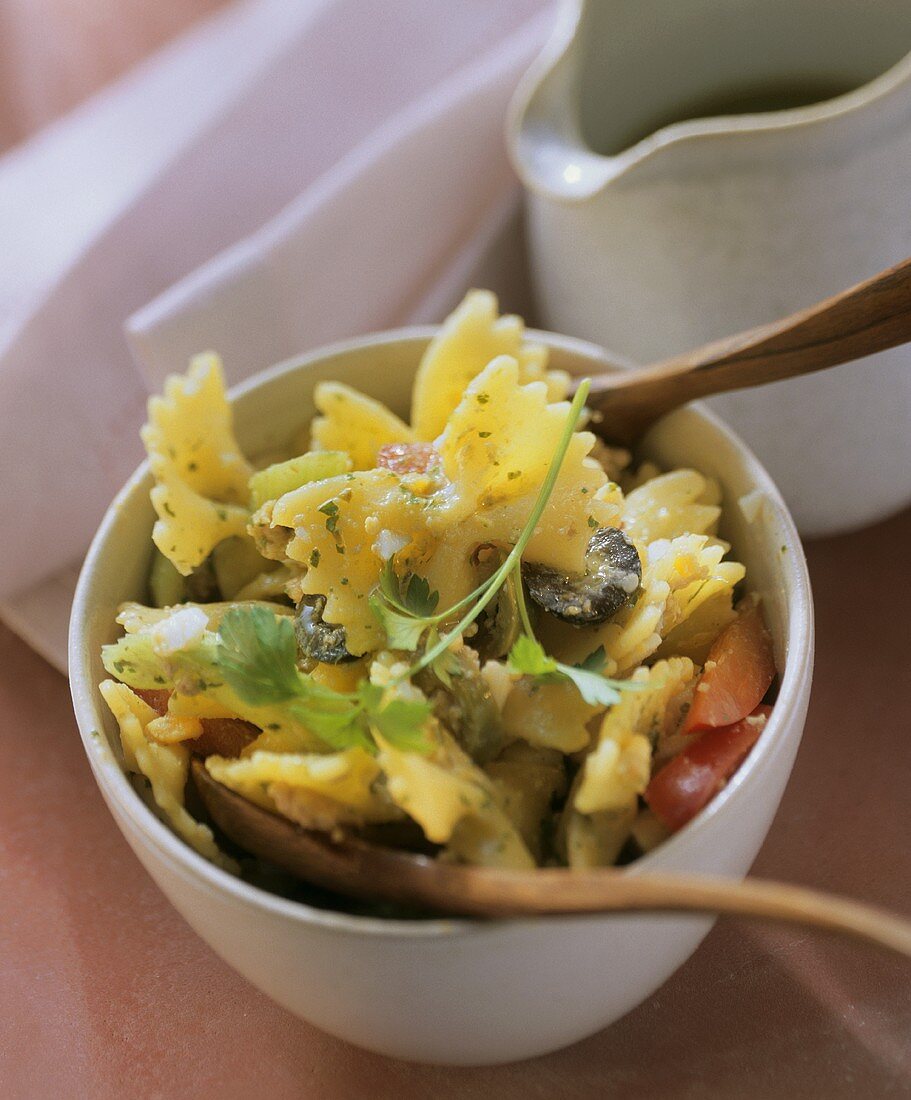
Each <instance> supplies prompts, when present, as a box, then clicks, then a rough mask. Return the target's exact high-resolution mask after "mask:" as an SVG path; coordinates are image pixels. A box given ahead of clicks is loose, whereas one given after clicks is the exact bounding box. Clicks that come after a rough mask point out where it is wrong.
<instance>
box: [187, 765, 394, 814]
mask: <svg viewBox="0 0 911 1100" xmlns="http://www.w3.org/2000/svg"><path fill="white" fill-rule="evenodd" d="M206 770H207V771H208V772H209V774H210V775H211V776H212V778H213V779H215V780H217V782H219V783H222V784H224V786H226V787H229V788H230V789H231V790H232V791H236V792H237V793H238V794H240V795H243V796H244V798H248V799H249V800H250V801H251V802H255V803H256V805H258V806H262V807H263V809H266V810H271V811H272V812H273V813H276V812H277V813H280V814H282V815H283V816H284V817H287V818H290V820H291V821H295V822H297V824H298V825H301V826H302V827H303V828H305V829H321V830H324V831H326V832H331V831H332V830H333V829H334V828H335V827H336V826H338V825H365V824H367V823H380V822H384V821H395V820H397V819H400V818H401V817H402V816H403V814H402V812H401V810H399V808H398V807H397V806H396V805H395V804H394V803H393V802H392V801H391V799H390V798H389V797H388V796H387V795H386V793H385V790H384V789H383V787H382V785H381V784H380V783H378V782H377V781H378V780H379V779H380V778H381V772H380V767H379V765H378V764H377V762H376V759H375V758H374V757H372V756H371V755H370V754H369V753H367V752H365V751H364V750H363V749H360V748H353V749H345V750H344V751H343V752H332V753H324V754H316V753H311V754H296V753H275V752H254V753H252V754H251V755H250V756H248V757H245V758H244V759H241V760H228V759H225V758H223V757H219V756H210V757H208V758H207V759H206Z"/></svg>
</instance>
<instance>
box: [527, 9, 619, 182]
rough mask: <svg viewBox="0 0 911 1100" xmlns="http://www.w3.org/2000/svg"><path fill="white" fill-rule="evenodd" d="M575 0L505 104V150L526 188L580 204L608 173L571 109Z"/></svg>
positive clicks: (574, 79) (575, 45)
mask: <svg viewBox="0 0 911 1100" xmlns="http://www.w3.org/2000/svg"><path fill="white" fill-rule="evenodd" d="M581 17H582V3H581V0H564V3H563V4H562V5H561V8H560V14H559V16H558V19H557V23H556V25H555V27H554V30H553V33H552V34H551V37H550V39H549V40H548V42H547V43H546V45H545V46H544V49H543V50H542V52H541V54H540V55H539V56H538V58H537V59H536V61H535V62H534V64H533V65H532V66H531V68H530V69H529V70H528V72H527V73H526V74H525V76H524V77H523V78H522V81H521V82H520V84H519V86H518V88H517V89H516V92H515V95H514V96H513V100H512V103H511V105H510V110H509V117H508V119H507V133H506V138H507V147H508V150H509V155H510V158H511V160H512V163H513V167H514V168H515V170H516V172H517V173H518V175H519V178H520V179H521V180H522V182H523V184H524V185H525V186H526V187H527V188H528V189H529V190H530V191H533V192H535V193H537V194H539V195H543V196H544V197H546V198H551V199H556V200H562V201H581V200H583V199H587V198H590V197H591V196H592V195H594V194H596V193H597V192H598V191H599V190H600V189H601V188H602V187H603V186H604V184H605V183H606V182H607V180H608V178H609V177H610V176H611V175H612V172H611V170H610V164H609V161H608V159H607V158H605V157H602V156H599V155H598V154H596V153H593V152H592V151H591V150H590V149H589V148H588V147H587V146H586V143H585V140H584V138H583V135H582V132H581V129H580V125H579V113H578V109H577V98H578V71H579V63H580V58H579V51H580V46H579V35H578V30H579V21H580V19H581Z"/></svg>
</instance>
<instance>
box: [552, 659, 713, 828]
mask: <svg viewBox="0 0 911 1100" xmlns="http://www.w3.org/2000/svg"><path fill="white" fill-rule="evenodd" d="M695 676H696V668H695V666H694V665H693V662H692V661H690V660H688V659H687V658H686V657H673V658H671V659H670V660H669V661H658V662H657V663H656V664H655V665H653V666H652V667H651V668H650V669H645V668H641V669H637V671H636V672H635V673H633V675H632V677H631V680H632V682H633V683H635V684H638V685H640V690H638V691H627V692H624V694H623V695H622V696H621V699H620V702H619V703H616V704H615V705H614V706H613V707H611V708H610V710H608V712H607V713H606V714H605V716H604V720H603V721H602V723H601V729H600V730H599V732H598V736H597V738H596V740H595V744H594V747H593V748H592V750H591V751H590V752H589V754H588V755H587V756H586V758H585V761H584V762H583V764H582V778H581V781H580V783H579V785H578V788H577V790H576V791H575V794H574V798H573V802H572V807H573V809H574V810H575V811H576V812H578V813H583V814H593V813H598V812H601V811H606V810H609V811H616V810H622V809H623V808H624V807H625V806H627V805H628V803H629V800H630V795H634V796H638V795H640V794H642V792H643V791H644V790H645V788H646V787H647V786H648V781H649V778H650V769H651V758H652V747H653V745H655V744H656V743H657V742H658V740H659V738H663V737H666V736H668V735H669V734H670V733H671V732H673V731H672V730H671V729H670V728H669V727H670V725H672V724H674V725H679V723H680V715H681V709H680V707H679V706H678V707H675V706H674V705H673V703H674V700H675V698H677V697H678V696H680V695H681V694H682V693H684V692H685V691H686V689H687V687H688V685H690V684H691V683H692V681H693V680H694V678H695Z"/></svg>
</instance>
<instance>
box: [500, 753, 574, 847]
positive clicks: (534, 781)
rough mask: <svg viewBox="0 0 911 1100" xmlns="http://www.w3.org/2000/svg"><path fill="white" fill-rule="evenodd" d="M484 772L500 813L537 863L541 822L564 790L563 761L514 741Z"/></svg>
mask: <svg viewBox="0 0 911 1100" xmlns="http://www.w3.org/2000/svg"><path fill="white" fill-rule="evenodd" d="M484 770H485V771H486V772H487V774H488V775H489V776H490V778H491V779H492V780H493V782H494V785H495V787H496V788H497V792H498V794H499V796H500V802H501V804H502V806H503V811H504V813H505V814H506V816H507V817H508V818H509V819H510V821H511V822H512V823H513V825H515V827H516V828H517V829H518V831H519V835H520V836H521V837H522V839H523V840H524V841H525V844H526V846H527V848H528V849H529V851H530V852H531V853H532V854H533V855H534V857H535V861H536V862H538V863H540V862H541V859H542V856H543V850H542V842H541V841H542V828H543V824H544V820H545V818H547V816H548V814H549V813H550V807H551V804H552V803H553V800H554V799H555V798H557V797H559V796H560V795H562V794H563V793H564V791H565V790H566V769H565V768H564V767H563V757H562V756H561V754H560V753H559V752H557V751H556V750H555V749H538V748H534V747H533V746H532V745H528V744H525V743H524V742H522V741H516V742H515V743H514V744H512V745H509V746H508V747H507V748H506V749H505V750H504V751H503V752H502V753H501V754H500V756H498V757H497V759H496V760H493V761H491V763H489V764H487V765H486V767H485V769H484Z"/></svg>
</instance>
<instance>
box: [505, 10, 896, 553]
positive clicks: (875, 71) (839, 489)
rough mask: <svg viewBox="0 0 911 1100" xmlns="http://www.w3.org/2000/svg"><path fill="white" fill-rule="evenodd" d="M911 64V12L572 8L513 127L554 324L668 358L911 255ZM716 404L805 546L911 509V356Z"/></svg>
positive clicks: (634, 352)
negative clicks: (770, 481)
mask: <svg viewBox="0 0 911 1100" xmlns="http://www.w3.org/2000/svg"><path fill="white" fill-rule="evenodd" d="M909 50H911V0H686V2H681V0H588V2H582V0H571V2H567V3H565V4H564V5H563V8H562V10H561V13H560V18H559V20H558V25H557V27H556V29H555V31H554V34H553V37H552V38H551V40H550V42H549V43H548V45H547V47H546V48H545V50H544V52H543V54H542V55H541V57H540V58H539V59H538V61H537V62H536V63H535V65H534V66H533V68H532V69H531V71H530V72H529V73H528V74H527V75H526V77H525V79H524V81H523V83H522V85H521V86H520V88H519V90H518V92H517V95H516V99H515V101H514V104H513V110H512V116H511V119H510V125H509V142H510V147H511V151H512V156H513V159H514V162H515V164H516V167H517V169H518V171H519V173H520V175H521V177H522V179H523V181H524V182H525V184H526V186H527V187H528V189H529V192H530V195H529V236H530V246H531V252H532V261H533V272H534V278H535V284H536V292H537V298H538V305H539V308H540V311H541V314H542V320H543V322H544V324H545V325H546V326H547V327H550V328H553V329H555V330H557V331H560V332H566V333H569V334H571V335H576V336H581V337H585V338H587V339H590V340H595V341H597V342H599V343H601V344H603V345H605V346H606V347H608V348H610V349H612V350H613V351H615V352H617V353H618V354H619V355H622V356H625V357H627V358H629V359H632V360H634V361H639V362H644V361H651V360H655V359H658V358H661V357H664V356H666V355H671V354H673V353H675V352H679V351H684V350H686V349H687V348H689V347H693V346H696V345H698V344H701V343H703V342H705V341H707V340H710V339H714V338H716V337H721V336H725V335H728V334H731V333H734V332H737V331H738V330H740V329H744V328H748V327H750V326H752V325H755V324H760V323H762V322H765V321H770V320H773V319H774V318H776V317H779V316H782V315H784V314H786V313H789V312H791V311H793V310H795V309H798V308H800V307H801V306H804V305H809V304H811V303H812V302H814V301H816V300H818V299H820V298H823V297H825V296H827V295H828V294H831V293H834V292H836V291H838V290H841V289H843V288H845V287H847V286H849V285H850V284H852V283H854V282H857V281H859V280H861V279H864V278H867V277H869V276H871V275H873V274H875V273H876V272H877V271H879V270H880V269H882V268H884V267H887V266H889V265H890V264H893V263H895V262H897V261H899V260H902V259H904V258H906V257H907V256H909V255H911V55H909V53H908V51H909ZM745 112H751V113H745ZM711 403H712V404H713V405H714V406H715V408H716V409H717V410H718V411H720V412H721V413H722V414H723V415H724V416H725V417H726V418H727V419H728V420H729V421H730V422H731V423H732V424H733V425H734V426H735V427H736V428H737V429H738V430H739V431H740V432H741V434H742V435H743V436H744V437H745V438H746V440H747V442H748V443H749V444H750V445H751V446H752V447H753V448H754V449H755V450H756V451H757V452H758V454H759V455H760V456H761V458H762V460H763V461H764V462H765V464H766V465H767V466H768V468H769V469H770V470H771V472H772V474H773V476H774V477H775V478H776V480H777V481H778V483H779V485H780V486H781V487H782V490H783V492H784V494H785V496H786V497H787V498H788V501H789V503H790V505H791V507H792V509H793V511H794V513H795V515H796V517H797V520H798V523H799V524H800V526H801V530H802V531H803V533H804V534H823V533H831V532H836V531H843V530H847V529H850V528H852V527H859V526H862V525H864V524H867V523H870V522H873V521H874V520H877V519H880V518H883V517H884V516H886V515H888V514H890V513H892V512H894V511H897V510H898V509H900V508H901V507H903V506H904V505H906V504H907V503H908V502H909V501H911V349H908V348H898V349H895V350H893V351H890V352H886V353H884V354H881V355H877V356H874V357H871V358H870V359H869V360H867V361H865V362H864V363H862V364H859V365H856V364H849V365H847V366H843V367H839V368H836V369H835V370H833V371H829V372H826V373H825V374H822V375H816V376H813V377H810V378H804V379H798V380H796V381H790V382H786V383H778V384H776V385H773V386H769V387H765V388H763V389H761V390H755V391H751V392H746V393H738V394H729V395H725V396H723V397H719V398H715V399H714V400H713V401H712V402H711Z"/></svg>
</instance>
